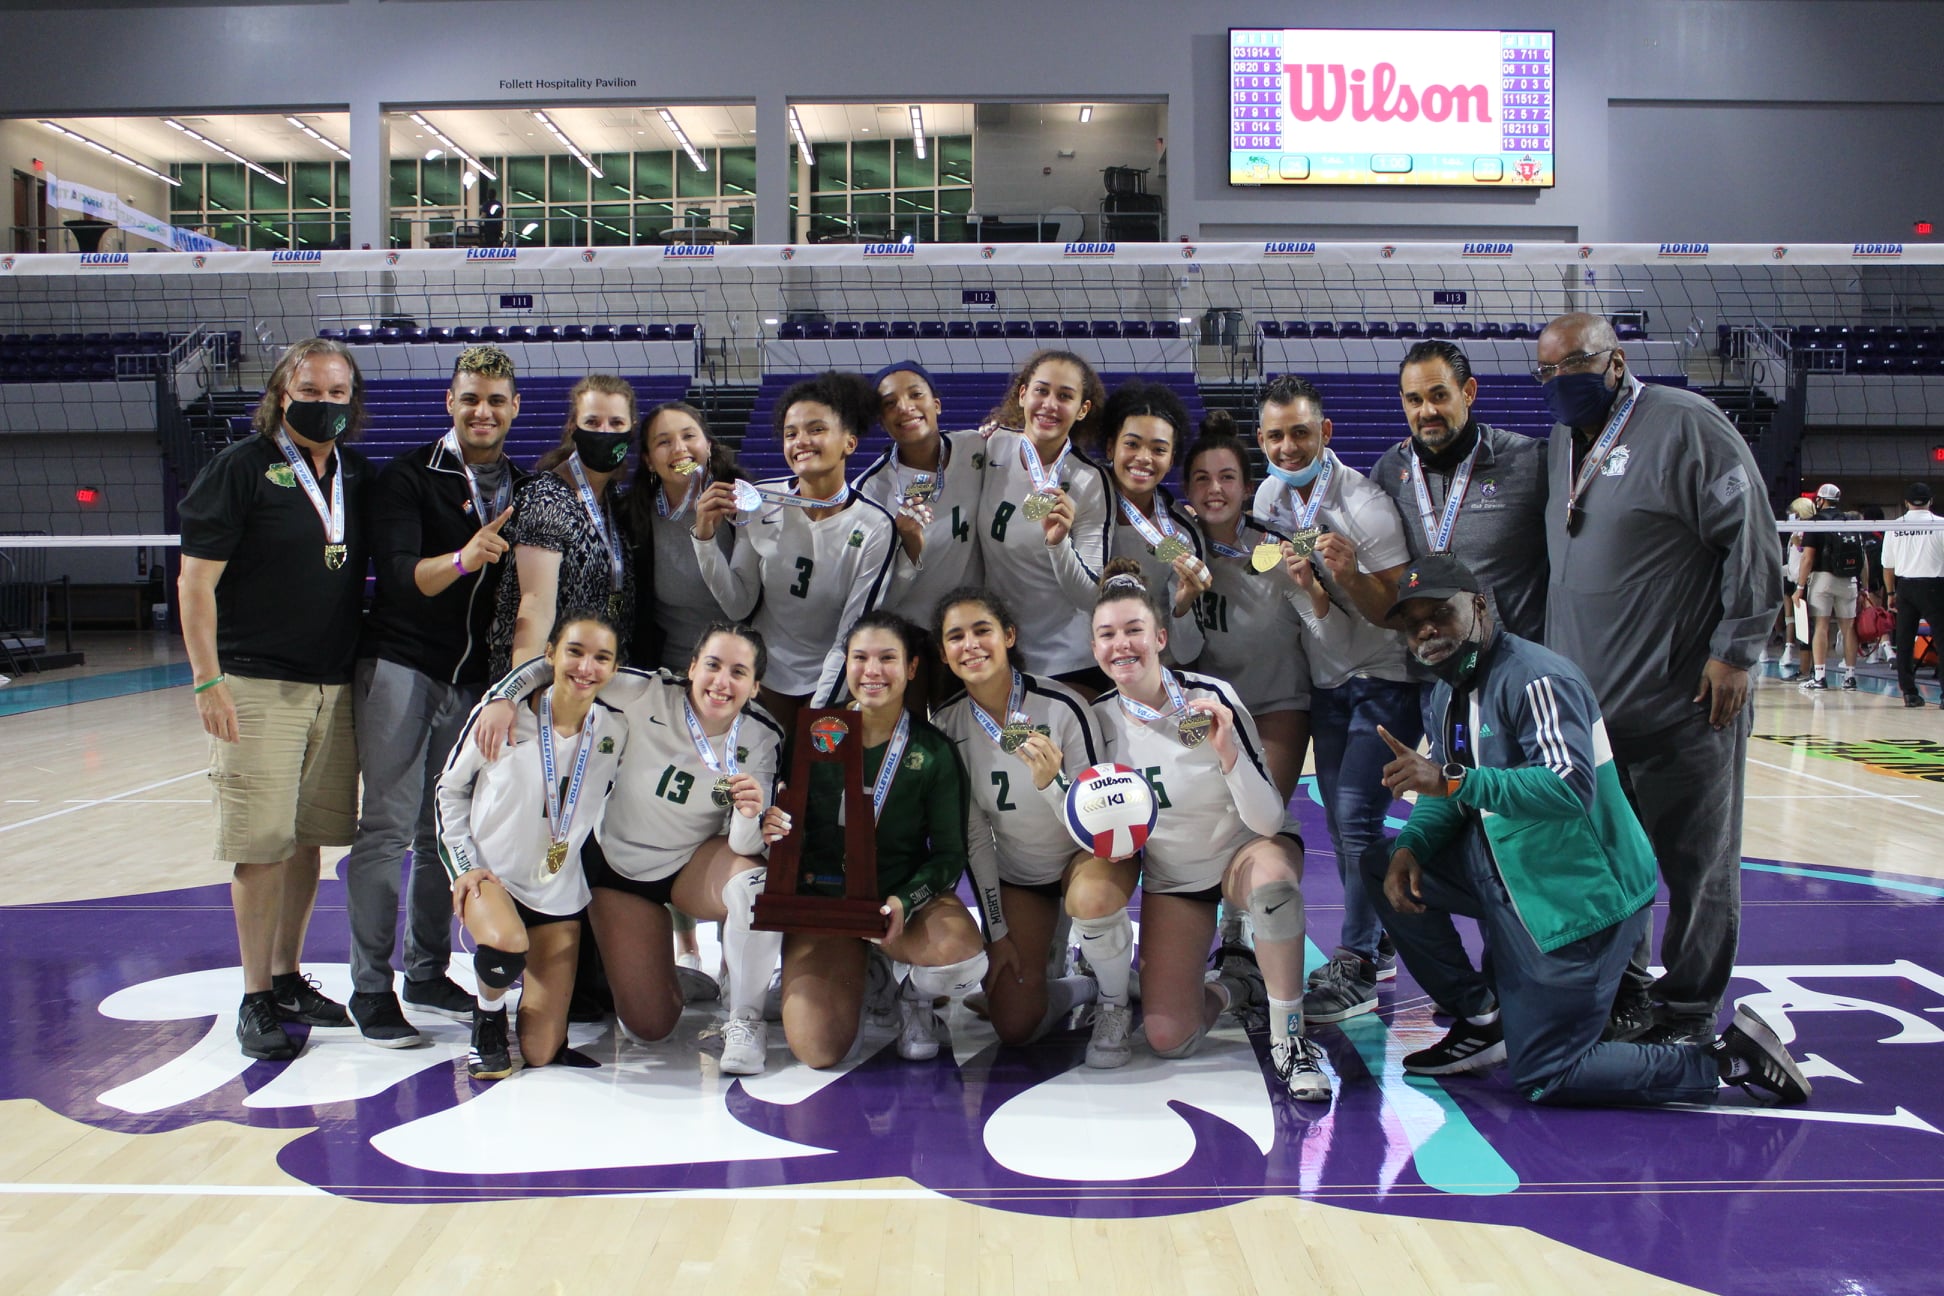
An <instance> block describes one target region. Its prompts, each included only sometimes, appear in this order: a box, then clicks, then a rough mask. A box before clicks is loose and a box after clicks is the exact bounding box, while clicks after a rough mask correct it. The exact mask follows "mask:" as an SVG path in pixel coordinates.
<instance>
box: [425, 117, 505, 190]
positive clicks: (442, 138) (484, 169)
mask: <svg viewBox="0 0 1944 1296" xmlns="http://www.w3.org/2000/svg"><path fill="white" fill-rule="evenodd" d="M412 121H413V123H414V124H415V125H419V126H423V127H424V128H425V129H426V130H428V131H431V132H432V138H433V139H435V140H437V141H439V143H441V144H443V145H445V146H446V148H447V150H449V151H450V152H453V153H456V154H458V155H459V157H460V158H461V159H462V160H463V161H464V162H465V163H466V164H467V165H468V166H470V167H471V168H472V169H473V170H475V171H477V172H479V174H481V175H483V176H485V177H486V178H487V179H488V180H497V179H499V176H498V175H496V174H494V172H493V169H492V168H491V167H489V166H487V165H486V164H485V163H484V162H481V161H480V160H479V159H478V158H476V157H474V156H473V155H472V154H470V153H468V152H466V150H464V149H462V148H460V147H459V146H458V145H457V144H454V143H453V142H452V140H451V138H450V137H448V136H447V135H446V133H445V132H444V131H442V130H440V129H439V128H438V127H437V126H434V125H433V124H432V123H431V122H429V121H427V120H425V117H424V116H423V115H422V114H420V113H413V114H412Z"/></svg>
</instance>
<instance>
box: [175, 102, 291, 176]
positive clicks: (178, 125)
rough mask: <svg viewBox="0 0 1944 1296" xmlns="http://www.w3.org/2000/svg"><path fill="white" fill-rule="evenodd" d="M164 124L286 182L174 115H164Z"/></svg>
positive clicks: (261, 173)
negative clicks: (190, 126) (192, 128)
mask: <svg viewBox="0 0 1944 1296" xmlns="http://www.w3.org/2000/svg"><path fill="white" fill-rule="evenodd" d="M162 124H163V125H165V126H172V127H174V128H175V129H176V130H179V131H181V132H182V133H183V134H184V135H187V136H188V137H189V138H190V139H192V140H195V141H196V142H197V143H198V144H203V145H206V146H208V147H209V148H213V149H215V150H216V151H217V152H218V153H221V154H222V155H223V156H224V157H226V158H228V159H229V160H230V161H232V162H241V163H242V164H243V165H244V166H246V167H248V168H250V170H252V171H254V172H256V173H257V174H258V175H260V176H262V177H263V178H264V179H265V180H273V181H275V182H276V183H278V184H282V183H283V182H284V178H283V177H282V176H280V175H278V174H277V173H276V172H275V171H272V170H271V169H270V168H269V167H266V166H259V165H257V164H256V163H255V162H252V161H250V159H248V158H246V157H244V156H243V155H242V154H241V153H237V152H233V151H232V150H230V149H226V148H224V147H223V146H222V145H221V144H218V143H217V142H216V141H215V140H213V139H211V138H209V136H207V135H202V134H199V133H197V132H196V131H192V130H190V129H189V128H188V127H187V126H184V125H183V124H182V123H181V122H179V121H177V120H176V119H175V118H173V117H164V118H163V119H162Z"/></svg>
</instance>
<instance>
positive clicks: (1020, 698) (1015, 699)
mask: <svg viewBox="0 0 1944 1296" xmlns="http://www.w3.org/2000/svg"><path fill="white" fill-rule="evenodd" d="M965 700H966V701H967V702H970V703H972V718H973V719H974V720H977V721H978V722H979V728H981V729H983V730H985V736H986V737H988V738H990V739H992V745H993V746H994V747H997V748H998V749H999V750H1000V751H1005V750H1006V744H1005V743H1004V742H1002V741H1001V740H1000V736H999V733H1000V729H1001V728H1002V726H1001V725H1000V724H999V723H998V722H997V721H995V720H994V719H993V718H992V716H991V714H990V713H989V712H988V711H987V710H986V709H985V708H984V707H982V706H980V705H979V704H978V702H977V701H976V700H975V699H974V698H973V696H972V694H971V692H970V690H968V691H967V692H966V694H965ZM1025 700H1026V679H1025V677H1024V676H1022V675H1021V674H1020V673H1019V672H1018V671H1016V670H1015V671H1014V672H1013V673H1012V695H1011V696H1010V697H1008V698H1007V699H1006V719H1007V720H1008V721H1010V720H1011V719H1012V718H1013V717H1014V716H1016V715H1018V714H1019V707H1020V703H1022V702H1024V701H1025Z"/></svg>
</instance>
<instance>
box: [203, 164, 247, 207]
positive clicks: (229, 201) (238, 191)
mask: <svg viewBox="0 0 1944 1296" xmlns="http://www.w3.org/2000/svg"><path fill="white" fill-rule="evenodd" d="M244 174H245V172H244V170H243V168H242V167H240V166H237V165H236V164H235V163H234V162H211V163H210V164H209V171H208V176H209V180H208V184H209V209H210V210H211V211H229V212H240V211H242V210H243V207H244V202H243V176H244Z"/></svg>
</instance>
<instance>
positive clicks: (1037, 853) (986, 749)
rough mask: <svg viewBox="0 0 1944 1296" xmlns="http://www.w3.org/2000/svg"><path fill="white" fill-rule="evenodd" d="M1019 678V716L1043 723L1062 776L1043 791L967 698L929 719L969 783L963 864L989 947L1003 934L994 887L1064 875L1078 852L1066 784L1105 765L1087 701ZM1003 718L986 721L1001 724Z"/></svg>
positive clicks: (1055, 684) (1054, 683) (1052, 684)
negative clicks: (1068, 813)
mask: <svg viewBox="0 0 1944 1296" xmlns="http://www.w3.org/2000/svg"><path fill="white" fill-rule="evenodd" d="M1019 680H1020V685H1021V694H1020V702H1019V710H1021V711H1022V712H1024V713H1025V714H1026V717H1027V721H1028V723H1030V724H1034V725H1045V726H1046V728H1047V730H1048V731H1049V732H1048V734H1047V736H1048V737H1050V738H1051V739H1052V740H1053V745H1054V746H1056V747H1058V748H1059V749H1060V757H1061V760H1060V773H1059V774H1058V775H1056V776H1055V777H1054V779H1053V781H1052V782H1050V783H1048V784H1047V785H1046V786H1045V788H1043V789H1042V788H1036V787H1034V786H1033V771H1032V769H1031V767H1030V766H1028V765H1027V764H1026V762H1025V761H1024V760H1022V759H1021V758H1020V757H1018V756H1013V755H1008V754H1007V753H1006V752H1005V751H1004V750H1002V749H1001V748H1000V746H999V744H998V743H996V742H994V741H993V740H992V738H991V737H990V736H988V735H987V733H986V731H985V729H984V727H983V726H981V725H980V723H979V718H978V716H977V715H975V714H974V713H973V710H972V708H973V705H974V703H973V701H972V698H971V697H970V695H968V694H966V693H958V694H956V695H954V696H953V697H952V699H951V700H950V701H949V702H947V703H946V704H945V705H944V706H943V707H941V708H940V709H939V710H938V712H937V713H936V714H935V715H933V716H932V724H934V725H935V726H937V727H938V729H939V730H940V731H941V732H943V733H944V734H945V736H946V737H948V738H950V739H951V740H952V742H953V744H954V745H956V746H957V748H958V754H959V760H960V761H961V762H962V763H963V764H964V766H965V775H966V778H967V779H969V780H970V782H971V799H970V802H969V805H968V808H967V811H968V812H967V815H966V832H967V838H966V860H967V865H968V867H969V868H970V869H971V872H972V881H973V885H974V886H975V887H976V888H977V889H978V892H979V902H980V907H981V909H983V910H984V911H985V918H986V939H987V940H988V941H994V940H997V939H999V937H1000V936H1002V935H1004V934H1005V930H1006V924H1005V919H1004V918H1003V917H1001V916H999V896H998V886H997V885H996V884H997V883H998V882H1007V883H1011V884H1012V885H1014V886H1040V885H1043V884H1045V883H1048V882H1057V881H1059V880H1060V877H1061V875H1062V874H1064V873H1065V872H1066V866H1067V862H1068V861H1069V860H1071V859H1072V858H1073V855H1074V852H1075V851H1076V850H1077V849H1078V848H1077V847H1076V846H1075V845H1074V843H1073V839H1072V838H1071V837H1070V836H1068V834H1067V830H1066V822H1065V819H1064V813H1065V808H1066V789H1067V785H1068V784H1069V783H1070V782H1072V780H1073V776H1074V775H1076V774H1078V773H1079V772H1080V771H1081V770H1083V769H1086V768H1087V767H1088V766H1089V765H1097V764H1099V763H1100V762H1101V761H1103V760H1105V759H1107V749H1106V748H1105V747H1104V746H1103V745H1102V743H1101V738H1100V727H1099V725H1098V724H1097V723H1096V722H1095V720H1094V715H1093V711H1092V710H1091V709H1090V708H1089V707H1088V705H1087V702H1086V699H1084V698H1082V697H1081V696H1080V695H1079V694H1078V693H1076V692H1074V691H1073V690H1072V689H1070V688H1068V687H1067V686H1066V685H1064V684H1062V683H1060V681H1058V680H1056V679H1044V678H1041V677H1038V676H1034V675H1028V674H1026V673H1025V672H1023V671H1022V672H1021V673H1020V676H1019ZM1007 718H1008V717H1006V716H1003V715H992V716H991V719H992V720H993V721H994V722H995V723H997V724H1000V725H1004V724H1005V723H1006V720H1007ZM995 933H996V934H995Z"/></svg>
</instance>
